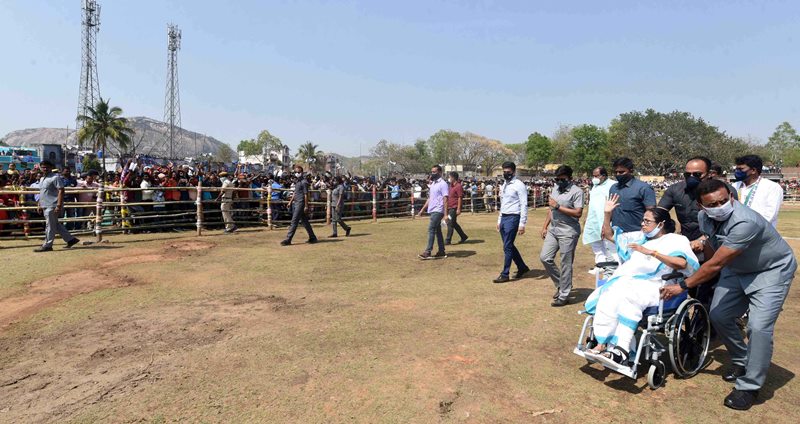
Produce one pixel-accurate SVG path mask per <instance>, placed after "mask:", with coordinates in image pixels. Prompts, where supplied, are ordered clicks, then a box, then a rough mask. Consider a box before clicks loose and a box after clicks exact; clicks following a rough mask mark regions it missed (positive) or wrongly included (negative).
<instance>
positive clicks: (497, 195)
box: [492, 184, 500, 211]
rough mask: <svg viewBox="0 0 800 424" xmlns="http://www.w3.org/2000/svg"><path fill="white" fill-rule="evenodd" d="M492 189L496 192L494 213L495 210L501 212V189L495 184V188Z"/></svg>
mask: <svg viewBox="0 0 800 424" xmlns="http://www.w3.org/2000/svg"><path fill="white" fill-rule="evenodd" d="M492 189H493V190H494V208H492V211H495V210H497V211H499V210H500V187H498V186H497V184H494V187H492Z"/></svg>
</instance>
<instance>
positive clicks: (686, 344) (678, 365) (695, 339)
mask: <svg viewBox="0 0 800 424" xmlns="http://www.w3.org/2000/svg"><path fill="white" fill-rule="evenodd" d="M667 337H668V339H669V359H670V362H671V364H672V370H673V371H674V372H675V375H677V376H678V377H680V378H689V377H692V376H694V375H695V374H697V372H698V371H700V369H701V368H703V366H704V365H705V360H706V355H707V354H708V346H709V343H710V342H711V320H710V319H709V317H708V310H707V309H706V308H705V307H704V306H703V304H702V303H700V302H699V301H697V300H696V299H689V300H687V301H685V302H683V303H682V304H681V306H680V307H679V308H678V310H677V312H676V313H675V316H674V317H673V318H672V325H671V326H670V327H669V333H668V335H667Z"/></svg>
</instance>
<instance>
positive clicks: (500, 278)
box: [492, 275, 511, 284]
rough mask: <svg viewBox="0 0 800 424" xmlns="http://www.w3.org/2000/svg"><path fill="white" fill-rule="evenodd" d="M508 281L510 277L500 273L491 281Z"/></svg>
mask: <svg viewBox="0 0 800 424" xmlns="http://www.w3.org/2000/svg"><path fill="white" fill-rule="evenodd" d="M509 281H511V279H510V278H508V277H507V276H505V275H501V276H499V277H497V278H495V279H494V280H492V282H493V283H495V284H502V283H507V282H509Z"/></svg>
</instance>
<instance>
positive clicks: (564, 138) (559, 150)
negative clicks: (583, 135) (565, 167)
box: [550, 124, 573, 164]
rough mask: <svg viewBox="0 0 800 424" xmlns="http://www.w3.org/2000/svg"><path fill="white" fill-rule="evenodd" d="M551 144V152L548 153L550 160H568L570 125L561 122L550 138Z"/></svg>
mask: <svg viewBox="0 0 800 424" xmlns="http://www.w3.org/2000/svg"><path fill="white" fill-rule="evenodd" d="M550 140H551V141H552V144H553V152H552V153H551V154H550V162H552V163H559V164H563V163H566V162H568V161H569V155H570V152H571V151H572V142H573V139H572V127H571V126H569V125H565V124H561V125H560V126H559V127H558V129H557V130H556V131H555V133H553V136H552V137H551V138H550Z"/></svg>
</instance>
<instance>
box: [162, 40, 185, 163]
mask: <svg viewBox="0 0 800 424" xmlns="http://www.w3.org/2000/svg"><path fill="white" fill-rule="evenodd" d="M167 37H168V42H167V51H168V59H167V94H166V96H165V100H164V122H166V123H167V125H169V128H168V130H167V134H166V142H167V146H168V151H169V157H170V159H176V157H175V152H176V151H180V149H181V147H182V146H181V145H180V140H176V135H177V132H178V130H179V129H180V128H181V98H180V93H179V90H178V50H180V48H181V30H180V29H178V26H177V25H174V24H169V25H168V26H167Z"/></svg>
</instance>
